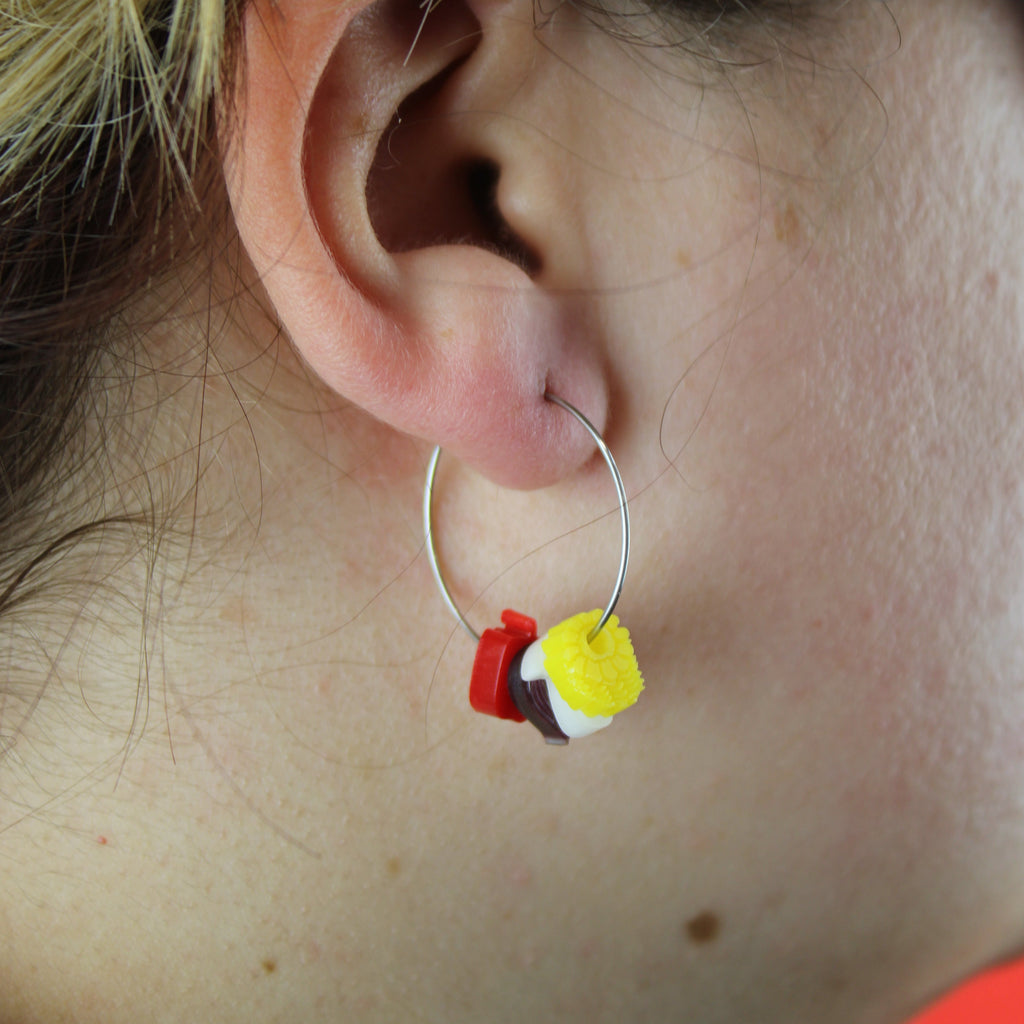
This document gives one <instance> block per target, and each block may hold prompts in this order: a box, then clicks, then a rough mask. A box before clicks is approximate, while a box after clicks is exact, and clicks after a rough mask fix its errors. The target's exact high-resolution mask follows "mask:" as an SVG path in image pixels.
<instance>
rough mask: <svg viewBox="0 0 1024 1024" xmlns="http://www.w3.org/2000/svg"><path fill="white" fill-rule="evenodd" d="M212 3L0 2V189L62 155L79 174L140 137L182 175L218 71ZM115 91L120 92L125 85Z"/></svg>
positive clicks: (219, 26)
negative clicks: (78, 156)
mask: <svg viewBox="0 0 1024 1024" xmlns="http://www.w3.org/2000/svg"><path fill="white" fill-rule="evenodd" d="M224 16H225V10H224V0H178V2H171V3H168V2H162V0H42V2H39V0H33V2H28V0H7V2H6V3H5V4H4V6H3V9H2V11H0V68H3V73H2V74H3V87H2V89H0V190H6V186H7V185H8V184H9V182H10V181H11V180H12V179H17V178H18V177H19V176H20V175H21V174H22V173H23V171H24V169H26V168H30V167H31V168H33V169H34V171H35V174H34V175H32V176H31V177H30V179H29V180H30V182H31V184H32V185H33V186H38V185H39V184H41V183H43V182H45V181H46V180H47V178H48V177H49V176H50V175H51V173H52V171H53V165H54V161H55V160H56V159H57V158H59V157H62V156H64V155H65V154H66V153H67V151H68V149H69V148H71V149H74V150H79V151H83V150H84V154H83V155H84V157H85V159H84V160H83V162H82V164H81V171H82V174H83V176H84V175H88V174H89V173H90V172H91V171H92V170H93V169H94V168H95V167H96V166H97V165H98V164H102V163H104V162H106V161H109V160H112V159H115V160H121V159H122V157H123V154H117V153H114V152H111V147H112V144H114V143H115V142H116V143H121V144H123V145H124V146H126V147H128V148H129V149H130V148H132V147H134V146H135V145H138V144H139V142H140V141H141V140H143V139H145V138H147V137H148V138H151V139H152V140H153V141H154V142H155V143H156V145H157V147H158V150H159V156H160V158H161V159H162V160H163V161H164V162H165V163H173V164H174V165H176V169H177V170H178V171H179V172H186V174H187V173H188V172H189V170H190V169H191V166H192V163H193V160H194V157H195V153H196V145H197V143H198V141H199V132H200V130H201V127H202V123H203V114H204V111H205V108H206V105H207V102H208V100H209V97H210V95H211V93H212V91H213V88H214V86H215V85H216V83H217V79H218V77H219V75H220V69H221V66H222V65H221V56H222V52H223V46H224V28H225V17H224ZM126 86H127V88H126Z"/></svg>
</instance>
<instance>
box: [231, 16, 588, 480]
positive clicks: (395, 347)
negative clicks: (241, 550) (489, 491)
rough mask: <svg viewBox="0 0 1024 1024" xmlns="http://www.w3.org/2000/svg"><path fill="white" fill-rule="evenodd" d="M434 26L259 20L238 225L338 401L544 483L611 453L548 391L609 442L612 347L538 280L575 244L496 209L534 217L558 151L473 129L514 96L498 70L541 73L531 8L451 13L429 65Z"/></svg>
mask: <svg viewBox="0 0 1024 1024" xmlns="http://www.w3.org/2000/svg"><path fill="white" fill-rule="evenodd" d="M512 8H514V9H515V11H514V14H515V17H510V9H512ZM519 8H522V10H519ZM421 17H422V12H421V10H420V9H419V7H418V5H416V4H410V3H407V2H402V0H380V2H378V3H377V4H375V5H372V6H367V5H365V4H360V3H352V4H344V3H338V2H337V0H277V2H271V0H255V2H254V3H252V4H251V5H250V7H249V9H248V13H247V15H246V25H245V45H244V51H245V52H244V58H243V59H244V61H245V66H244V73H243V74H242V75H241V76H240V81H241V86H240V90H239V96H238V102H237V116H236V117H234V118H233V119H232V120H231V122H230V124H229V125H227V126H226V128H225V139H224V142H225V152H226V153H227V154H228V156H227V160H226V163H227V172H228V173H227V177H228V190H229V195H230V197H231V202H232V207H233V210H234V214H235V219H236V222H237V225H238V230H239V234H240V237H241V239H242V242H243V244H244V245H245V247H246V250H247V252H248V254H249V256H250V259H251V260H252V262H253V264H254V265H255V268H256V270H257V271H258V273H259V274H260V275H261V278H262V281H263V283H264V286H265V287H266V290H267V293H268V295H269V296H270V299H271V301H272V302H273V304H274V307H275V309H276V312H277V314H278V317H279V319H280V321H281V323H282V325H283V326H284V328H285V330H286V331H287V333H288V335H289V336H290V338H291V340H292V343H293V344H294V346H295V347H296V349H297V350H298V351H299V352H300V353H301V355H302V356H303V358H304V359H305V360H306V361H307V362H308V364H309V365H310V366H311V367H312V368H313V370H314V371H315V372H316V373H317V374H318V375H319V376H320V377H321V378H322V379H323V380H324V381H325V382H326V383H327V384H328V385H329V386H330V387H332V388H334V389H335V390H336V391H337V392H339V393H340V394H342V395H344V396H345V397H346V398H348V399H350V400H351V401H353V402H355V403H357V404H358V405H360V406H362V407H363V408H364V409H366V410H367V411H368V412H370V413H371V414H373V415H374V416H376V417H377V418H379V419H380V420H382V421H383V422H385V423H388V424H389V425H391V426H393V427H395V428H396V429H398V430H401V431H403V432H407V433H410V434H413V435H415V436H418V437H421V438H424V439H426V440H429V441H431V442H434V443H436V444H440V445H442V446H443V447H444V448H445V449H446V450H448V451H449V452H450V453H451V454H453V455H455V456H456V457H458V458H460V459H462V460H463V461H465V462H467V463H469V464H470V465H472V466H473V467H474V468H476V469H477V470H478V471H480V472H481V473H483V474H485V475H486V476H488V477H489V478H491V479H492V480H494V481H495V482H497V483H499V484H501V485H504V486H511V487H521V488H532V487H540V486H546V485H549V484H551V483H554V482H556V481H558V480H560V479H562V478H564V477H566V476H568V475H569V474H571V473H572V472H573V471H574V470H576V469H577V468H579V467H580V466H581V465H582V464H583V463H585V462H586V461H587V460H588V459H589V458H590V457H591V455H592V454H593V446H592V444H591V443H590V441H589V439H588V438H587V437H586V435H585V433H584V432H583V431H580V430H578V429H576V425H575V424H574V423H573V422H572V420H571V417H568V416H566V415H565V413H564V412H563V411H562V410H560V409H558V408H556V407H554V406H553V405H551V403H549V402H546V401H545V399H544V395H545V393H546V392H547V391H548V390H550V391H552V392H554V393H556V394H558V395H560V396H561V397H563V398H565V399H567V400H568V401H570V402H572V403H573V404H574V405H576V406H577V407H578V408H580V409H582V410H583V412H584V413H585V414H586V415H587V416H588V417H589V418H590V419H591V420H592V422H594V424H595V426H596V427H597V428H598V429H599V430H601V429H603V427H604V426H605V421H606V417H607V402H608V399H607V386H606V381H605V376H604V365H605V364H604V357H603V352H602V349H601V345H600V344H599V341H597V340H595V332H593V331H591V330H589V329H588V328H587V325H586V324H585V322H584V321H583V318H582V317H581V315H580V312H579V310H578V309H573V308H571V306H570V301H569V300H568V299H567V298H565V295H566V294H567V293H566V292H564V291H562V292H561V293H559V294H556V293H554V292H549V291H546V290H545V289H544V287H543V286H542V285H541V284H540V283H539V279H538V276H537V274H536V270H537V268H538V267H539V266H542V265H544V262H545V260H548V259H550V258H551V253H553V252H555V251H556V250H557V245H556V240H555V239H554V238H552V239H551V242H550V243H549V242H548V240H547V239H546V238H545V237H544V236H543V233H542V232H536V231H535V232H533V234H532V235H531V237H530V238H529V239H528V240H525V239H522V238H519V237H518V236H517V235H516V232H515V231H514V230H513V229H512V227H510V225H509V223H508V221H507V220H506V217H505V214H504V213H503V212H502V210H501V209H500V208H499V203H505V204H506V206H507V208H508V209H509V210H523V209H530V208H531V203H532V198H533V197H531V196H529V195H524V194H523V193H522V191H517V192H516V193H515V194H513V195H509V192H510V189H514V188H519V186H510V185H509V184H508V183H509V182H521V183H523V184H522V186H521V187H522V188H523V189H529V188H531V187H537V188H541V187H542V185H540V184H536V185H532V184H531V183H541V182H544V181H545V180H550V179H545V177H544V175H543V173H539V174H538V173H537V171H538V170H540V171H542V170H543V165H542V163H541V162H540V161H541V157H540V156H539V154H540V153H543V151H542V150H537V151H531V150H530V149H529V148H526V147H523V146H519V145H513V144H511V142H512V141H514V140H508V144H505V143H504V142H503V140H502V137H501V132H502V131H503V130H504V129H503V128H502V127H501V124H502V122H501V119H500V118H499V119H497V125H498V127H497V128H496V127H495V119H493V118H492V119H489V120H486V119H481V118H478V117H477V118H474V117H466V116H459V115H460V114H465V112H466V111H467V110H472V109H473V108H474V104H476V103H477V102H478V100H479V101H480V102H484V101H483V100H480V95H481V93H482V91H483V92H486V93H487V95H486V103H488V104H491V105H494V106H500V102H501V98H500V95H496V93H495V90H497V92H498V93H499V94H500V90H501V89H503V88H513V87H514V83H513V82H512V81H507V80H506V79H507V77H508V76H507V75H506V76H504V78H502V76H501V75H500V74H499V73H498V71H497V70H495V71H494V73H493V75H492V72H491V69H499V68H501V67H508V66H509V64H510V62H511V64H512V65H513V66H517V67H518V66H522V65H524V63H528V60H529V54H530V52H532V50H531V49H530V48H532V47H534V46H535V45H536V40H535V39H534V36H533V32H532V29H530V30H527V29H528V27H529V26H530V24H531V17H532V8H531V7H530V4H529V0H509V2H507V3H504V4H487V5H481V7H480V9H479V10H478V11H476V12H475V11H474V10H473V9H471V8H470V7H469V6H467V5H466V3H465V0H445V2H444V3H442V4H439V5H437V7H436V9H435V10H434V11H433V12H432V13H431V14H430V16H429V17H428V18H427V19H426V22H425V24H424V27H423V34H422V35H421V37H420V38H419V40H418V41H417V43H416V46H415V47H413V48H412V52H411V55H410V47H411V46H412V40H413V38H414V36H415V33H416V31H417V29H418V28H419V25H420V20H421ZM509 25H512V26H518V27H516V28H515V29H514V30H510V29H509V27H508V26H509ZM496 48H502V52H501V53H496V52H495V49H496ZM505 51H507V53H506V52H505ZM407 57H408V58H409V59H408V61H406V58H407ZM498 57H500V58H501V59H498ZM495 76H497V77H495ZM400 108H401V109H400ZM400 119H401V120H400ZM506 120H507V121H508V131H509V132H513V131H514V119H511V118H509V119H506ZM410 122H411V123H412V124H414V125H415V126H417V127H416V128H415V130H409V131H400V130H399V129H400V128H401V125H402V124H406V125H409V124H410ZM389 126H390V127H389ZM382 140H383V141H382ZM397 158H400V159H397ZM556 158H557V152H555V151H552V152H551V153H550V154H548V155H546V156H545V157H544V159H547V160H554V159H556ZM517 160H519V161H524V162H532V164H533V167H532V170H531V173H525V171H524V169H522V168H518V167H516V166H513V164H514V162H515V161H517ZM488 168H490V169H491V170H490V171H488ZM391 171H394V172H395V173H389V172H391ZM487 173H491V174H492V179H491V180H490V181H487V180H486V175H487ZM481 174H483V177H481ZM553 177H554V176H550V178H553ZM481 182H483V184H481ZM556 198H557V197H552V196H543V197H538V201H541V202H543V203H547V204H549V205H550V204H551V203H552V202H553V201H554V199H556ZM533 206H534V207H536V206H537V204H536V203H534V204H533ZM510 216H511V214H510ZM547 219H548V220H553V218H547ZM545 230H548V231H550V232H552V233H554V232H556V231H557V230H558V225H557V223H550V224H548V225H547V226H546V228H545Z"/></svg>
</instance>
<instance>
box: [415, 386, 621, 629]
mask: <svg viewBox="0 0 1024 1024" xmlns="http://www.w3.org/2000/svg"><path fill="white" fill-rule="evenodd" d="M544 397H545V398H546V399H547V400H548V401H549V402H553V403H554V404H555V405H557V406H559V407H560V408H562V409H564V410H565V411H566V412H568V413H571V414H572V415H573V416H574V417H575V418H576V420H577V421H578V422H579V423H581V424H582V425H583V427H584V428H585V429H586V431H587V433H588V434H590V436H591V437H592V438H593V439H594V443H595V444H596V445H597V448H598V451H600V453H601V455H602V456H603V457H604V461H605V462H606V463H607V465H608V469H609V470H610V471H611V474H612V480H613V481H614V482H615V493H616V495H617V496H618V499H619V519H620V521H621V523H622V555H621V557H620V558H619V571H618V574H617V576H616V577H615V586H614V588H613V589H612V596H611V599H610V600H609V602H608V604H607V606H606V607H605V610H604V613H603V614H602V615H601V618H600V619H599V620H598V623H597V625H596V626H595V627H594V628H593V629H592V630H591V631H590V633H589V634H588V635H587V642H588V643H590V642H592V641H593V639H594V637H596V636H597V634H598V633H600V632H601V630H602V629H604V627H605V623H607V621H608V619H609V617H610V616H611V614H612V612H613V611H615V605H616V604H618V601H619V595H620V594H621V593H622V585H623V583H624V582H625V580H626V569H627V567H628V565H629V505H628V503H627V500H626V488H625V487H624V486H623V484H622V476H621V474H620V473H619V467H618V466H617V465H616V464H615V459H614V458H613V457H612V453H611V452H610V451H609V449H608V445H606V444H605V443H604V438H603V437H601V435H600V434H599V433H598V432H597V430H596V429H595V427H594V425H593V424H592V423H591V422H590V420H588V419H587V417H586V416H584V415H583V413H581V412H580V411H579V409H577V408H576V407H575V406H573V405H570V404H569V403H568V402H567V401H565V399H562V398H559V397H558V396H557V395H552V394H550V393H549V394H546V395H545V396H544ZM441 450H442V449H441V448H439V447H438V448H435V449H434V452H433V454H432V455H431V456H430V463H429V464H428V465H427V481H426V486H425V487H424V488H423V533H424V536H425V538H426V547H427V558H428V559H429V560H430V568H431V571H432V572H433V574H434V579H435V580H436V581H437V586H438V588H439V589H440V591H441V596H442V597H443V598H444V603H445V604H446V605H447V606H448V608H449V610H450V611H451V613H452V614H453V615H454V616H455V618H456V619H458V620H459V622H460V623H461V624H462V628H463V629H465V631H466V632H467V633H468V634H469V635H470V636H471V637H472V638H473V639H474V640H475V641H479V640H480V634H479V633H478V632H477V631H476V630H475V629H474V628H473V627H472V626H471V625H470V624H469V623H468V622H467V621H466V618H465V616H464V615H463V614H462V612H461V611H459V608H458V605H456V603H455V600H454V598H453V597H452V595H451V592H450V591H449V590H448V585H447V584H446V583H445V581H444V576H443V575H442V574H441V568H440V566H439V565H438V561H437V550H436V549H435V547H434V531H433V525H432V518H433V516H432V512H433V504H434V478H435V476H436V475H437V464H438V462H439V461H440V460H441Z"/></svg>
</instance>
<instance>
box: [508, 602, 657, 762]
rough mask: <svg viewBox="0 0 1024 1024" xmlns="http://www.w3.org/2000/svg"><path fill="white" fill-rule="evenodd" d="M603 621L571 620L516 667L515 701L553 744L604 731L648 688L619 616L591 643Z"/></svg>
mask: <svg viewBox="0 0 1024 1024" xmlns="http://www.w3.org/2000/svg"><path fill="white" fill-rule="evenodd" d="M600 619H601V611H600V610H597V611H592V612H581V613H580V614H579V615H574V616H573V617H572V618H571V619H566V621H565V622H563V623H561V624H560V625H558V626H555V627H554V628H553V629H551V630H549V631H548V632H547V633H545V634H544V636H542V637H541V638H540V639H539V640H536V641H534V642H533V643H532V644H530V645H529V646H528V647H526V648H525V649H524V650H523V652H522V654H521V655H520V656H519V657H518V658H517V659H516V660H515V661H514V662H513V664H512V668H511V670H510V676H509V690H510V692H511V695H512V699H513V700H514V701H515V703H516V706H517V707H518V708H519V710H520V711H521V712H522V713H523V715H524V716H525V717H526V718H528V719H529V720H530V721H531V722H533V724H534V725H536V726H537V728H538V729H540V731H541V732H542V733H543V734H544V736H545V738H546V739H547V740H548V742H550V743H565V742H567V741H568V740H569V739H577V738H579V737H582V736H589V735H590V734H591V733H593V732H597V731H598V730H599V729H603V728H605V726H607V725H610V724H611V721H612V718H613V716H614V715H616V714H618V713H619V712H620V711H623V710H624V709H626V708H628V707H629V706H630V705H632V704H635V703H636V699H637V697H638V696H639V695H640V691H641V690H642V689H643V688H644V682H643V677H642V676H641V675H640V668H639V666H638V665H637V660H636V654H635V653H634V652H633V643H632V641H631V640H630V639H629V631H628V630H627V629H625V628H624V627H623V626H620V625H619V620H618V618H617V617H616V616H615V615H612V616H610V617H609V618H608V621H607V623H605V625H604V628H603V629H602V630H601V632H600V633H598V634H597V636H595V637H594V639H593V641H588V639H587V637H588V636H589V634H590V632H591V630H592V629H593V628H594V627H595V626H596V625H597V623H598V622H599V621H600Z"/></svg>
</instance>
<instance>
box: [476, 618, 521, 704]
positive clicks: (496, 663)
mask: <svg viewBox="0 0 1024 1024" xmlns="http://www.w3.org/2000/svg"><path fill="white" fill-rule="evenodd" d="M501 621H502V623H504V626H503V627H502V628H501V629H485V630H484V633H483V636H481V637H480V642H479V643H478V644H477V648H476V657H475V658H474V659H473V675H472V676H471V677H470V681H469V703H470V704H471V705H472V706H473V708H474V710H476V711H481V712H483V713H484V714H485V715H494V717H495V718H508V719H511V720H512V721H513V722H525V721H526V718H525V717H524V716H523V715H522V713H521V712H520V711H519V709H518V708H517V707H516V706H515V703H514V702H513V700H512V696H511V694H510V693H509V688H508V676H509V667H510V666H511V664H512V661H513V659H514V658H515V656H516V655H517V654H518V653H519V652H520V651H521V650H522V649H523V648H524V647H528V646H529V645H530V644H532V643H533V641H534V640H536V639H537V623H536V621H535V620H534V619H531V618H530V617H529V615H521V614H520V613H519V612H513V611H508V610H506V611H503V612H502V613H501Z"/></svg>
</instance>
